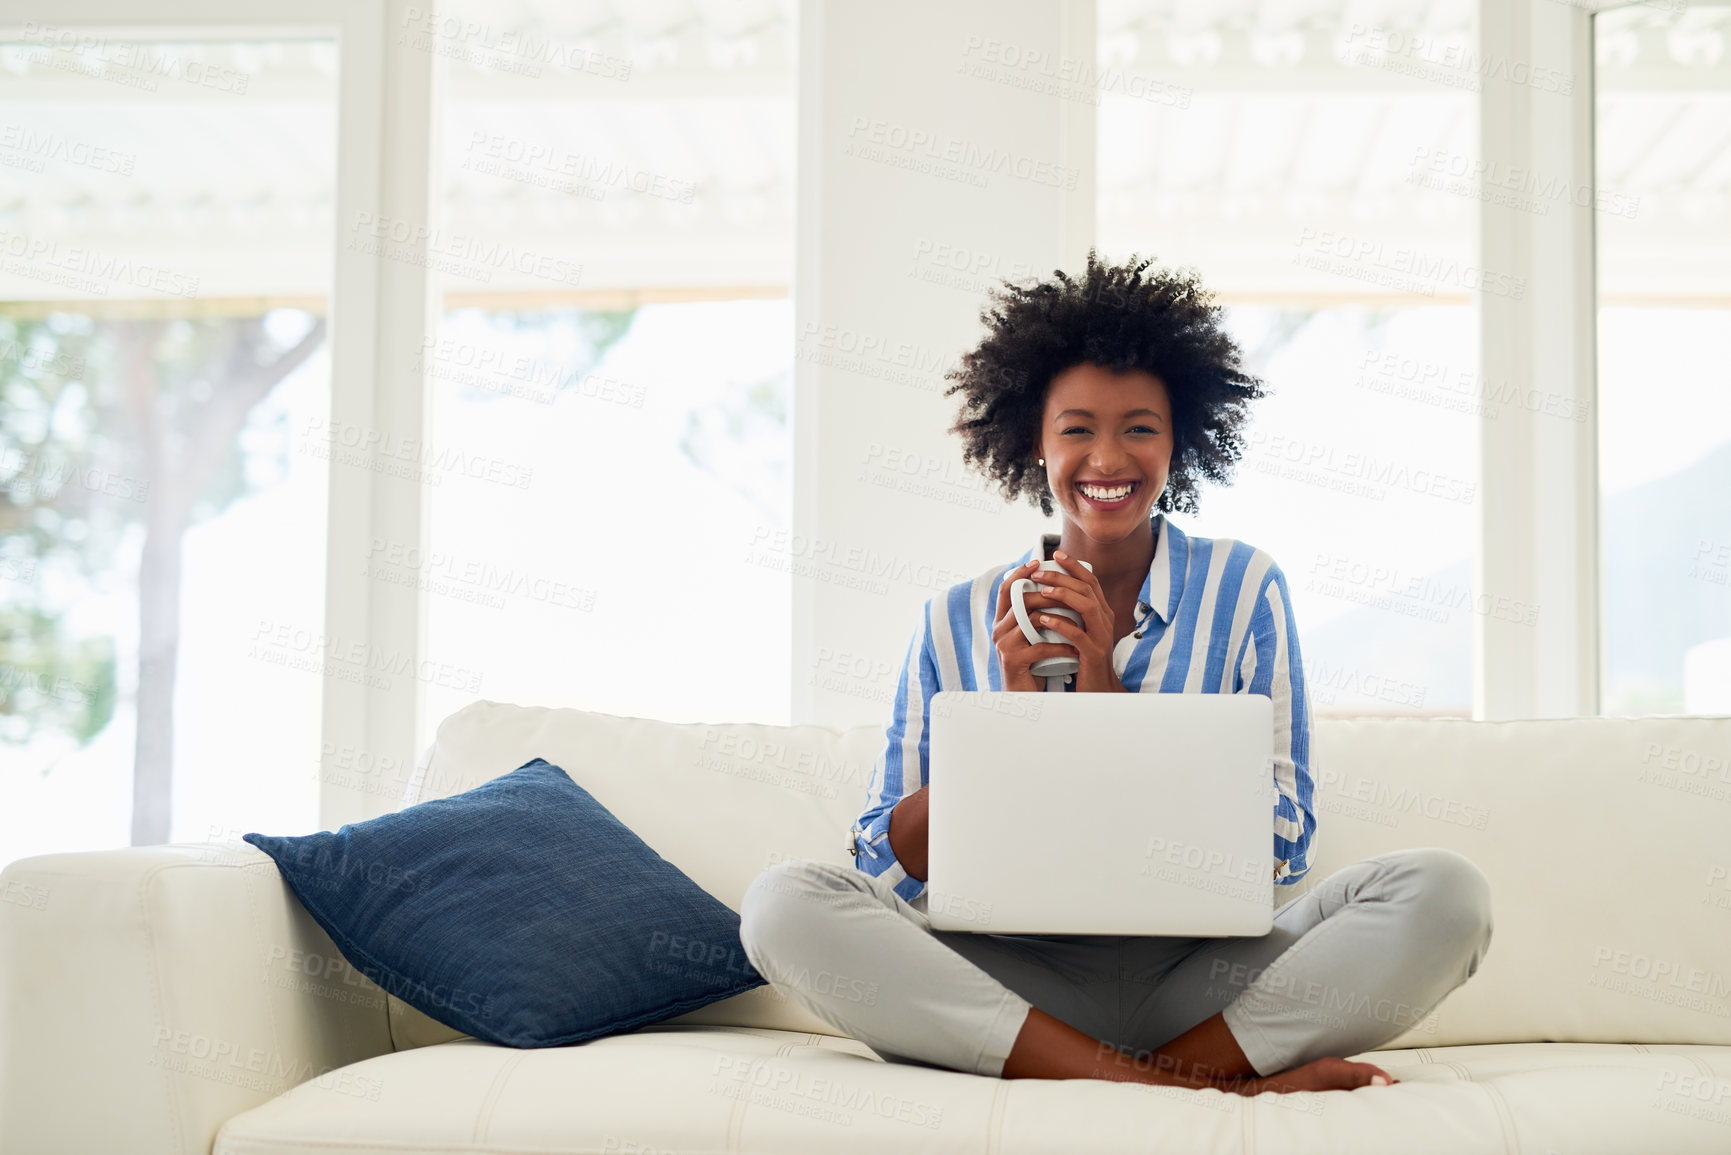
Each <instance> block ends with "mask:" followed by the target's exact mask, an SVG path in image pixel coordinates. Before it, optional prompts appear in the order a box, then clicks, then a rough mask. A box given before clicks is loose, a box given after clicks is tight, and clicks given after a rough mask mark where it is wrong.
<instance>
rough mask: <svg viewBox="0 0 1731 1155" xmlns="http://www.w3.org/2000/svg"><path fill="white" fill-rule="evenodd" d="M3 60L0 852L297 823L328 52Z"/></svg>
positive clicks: (185, 51)
mask: <svg viewBox="0 0 1731 1155" xmlns="http://www.w3.org/2000/svg"><path fill="white" fill-rule="evenodd" d="M0 64H3V65H4V68H3V69H0V190H3V191H4V196H3V197H0V202H3V204H4V208H0V215H3V216H4V218H5V219H4V220H3V221H0V230H3V231H0V245H3V246H4V252H5V260H4V261H3V262H0V863H4V862H7V861H11V860H12V859H14V858H18V857H21V856H23V855H26V854H32V853H39V852H45V851H50V850H54V851H59V850H74V849H86V848H100V847H111V846H116V845H124V844H126V843H127V842H128V841H129V840H130V841H134V842H162V841H167V840H169V839H171V838H174V839H182V840H192V841H203V840H205V839H207V838H210V837H213V836H214V837H224V836H228V837H233V836H234V834H235V832H237V831H241V830H247V829H254V828H256V827H258V826H261V825H262V826H269V827H283V826H294V827H306V826H308V825H309V824H311V823H312V822H313V820H314V818H315V816H316V813H317V786H318V784H317V760H318V753H319V739H320V733H319V728H320V703H321V687H322V679H321V678H320V677H319V674H318V669H319V665H318V662H319V655H318V653H317V650H316V648H315V647H314V646H313V640H314V639H316V638H317V637H318V634H319V631H320V629H321V624H322V622H323V617H324V609H323V592H324V573H325V503H326V488H325V486H326V463H325V461H324V458H323V456H322V455H321V453H320V452H319V446H318V444H317V442H316V439H313V440H311V441H309V438H308V433H309V430H311V431H316V430H317V428H318V427H319V425H320V423H321V422H322V420H323V417H324V415H325V413H326V412H327V410H328V398H329V369H328V364H327V359H326V355H325V320H324V312H325V299H326V295H327V294H328V292H329V289H330V267H329V264H330V262H329V258H330V252H331V244H330V234H331V190H332V180H333V162H334V155H335V144H336V138H335V123H334V121H335V118H334V108H335V94H336V54H335V49H334V45H333V44H332V43H331V42H330V41H328V40H326V41H320V40H295V41H277V40H261V41H254V42H239V41H235V42H225V41H213V40H198V41H196V42H190V41H189V42H184V43H183V42H173V41H167V40H164V41H149V42H146V41H138V40H124V39H119V38H115V37H108V36H104V35H101V34H100V33H99V32H96V31H92V30H89V29H83V30H80V33H79V35H77V36H73V35H72V34H69V33H66V32H65V31H64V30H59V29H54V28H48V27H45V26H42V25H35V26H32V28H31V29H30V30H29V31H28V32H27V35H26V39H25V40H24V41H23V42H14V43H11V44H8V45H5V46H3V47H0ZM261 735H266V736H268V739H269V740H268V741H262V742H261V741H260V740H259V738H260V736H261Z"/></svg>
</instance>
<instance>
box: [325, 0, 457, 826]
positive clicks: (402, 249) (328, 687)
mask: <svg viewBox="0 0 1731 1155" xmlns="http://www.w3.org/2000/svg"><path fill="white" fill-rule="evenodd" d="M407 7H408V5H407V4H405V3H403V2H402V0H382V2H379V0H375V2H371V3H365V4H359V5H356V6H355V8H354V9H353V10H352V11H350V12H347V13H345V15H344V19H343V23H342V41H341V52H342V56H341V64H340V67H339V76H340V80H341V87H340V90H339V97H338V108H337V116H338V132H337V190H336V194H337V196H336V200H337V212H336V232H337V236H336V277H335V290H334V292H333V293H332V301H331V416H330V420H331V433H332V435H333V453H332V457H333V460H332V464H331V474H330V478H331V481H330V522H329V535H330V536H329V545H328V569H327V577H326V599H325V632H326V638H327V640H328V644H329V645H330V646H333V647H341V648H343V649H344V650H345V651H346V653H345V654H344V657H345V658H347V659H348V661H347V664H346V665H345V667H344V668H345V669H354V668H356V667H357V666H360V667H362V668H365V669H366V670H367V671H368V672H369V676H368V677H365V678H363V679H362V680H360V681H358V682H357V681H350V680H345V679H339V678H327V679H326V681H325V693H324V750H325V751H326V754H327V757H326V759H325V761H324V765H325V768H326V770H327V771H329V770H330V769H331V768H332V767H333V766H351V767H352V766H355V765H357V764H364V765H370V766H374V767H378V766H392V765H395V766H399V767H403V768H405V773H406V768H408V767H412V766H413V765H414V764H415V760H416V759H415V754H416V751H415V742H416V722H417V711H418V709H419V699H420V694H419V690H420V685H421V683H420V681H419V679H418V678H417V677H416V676H415V675H414V673H413V672H412V671H415V670H418V669H419V668H420V664H421V660H422V658H423V656H424V653H423V651H424V646H423V642H424V638H425V608H426V607H425V599H424V598H423V597H422V596H421V594H420V591H418V590H417V589H416V588H415V587H414V586H412V585H410V586H405V585H400V584H394V583H384V582H379V581H374V580H372V579H371V578H369V577H368V576H367V575H368V568H369V566H368V559H369V558H370V557H371V556H372V553H373V548H374V545H375V543H378V542H383V543H387V548H395V547H397V546H399V545H400V546H401V548H402V549H403V550H405V551H417V553H418V552H420V551H424V550H425V548H426V545H427V505H428V503H427V495H426V487H425V485H424V483H423V482H422V480H421V477H422V475H423V471H422V470H421V469H419V468H418V466H417V460H416V459H417V457H418V454H419V450H420V448H421V447H423V446H424V445H425V444H426V406H425V390H424V381H423V374H422V372H421V369H420V363H421V361H420V356H421V348H422V343H423V341H424V340H425V338H426V337H427V335H428V334H430V333H432V332H433V326H434V324H435V307H434V293H433V285H432V283H431V278H430V276H429V274H428V272H427V269H426V265H425V263H424V262H420V261H415V260H413V259H404V258H409V257H413V256H414V255H416V254H417V253H418V254H419V255H421V256H424V255H425V252H426V243H425V240H424V239H422V240H419V241H417V240H416V239H414V238H415V235H416V234H415V232H414V230H415V229H416V228H417V227H425V228H427V229H430V227H431V225H432V222H433V219H434V218H433V202H432V176H431V174H432V171H433V165H434V162H435V160H436V157H437V152H436V147H437V142H436V139H435V135H434V126H435V108H436V104H435V99H434V97H435V94H434V91H433V85H434V83H435V73H436V72H437V71H438V69H437V62H438V57H437V55H436V54H434V53H430V52H425V51H422V50H420V49H418V48H413V47H405V46H399V45H398V44H397V42H396V31H397V30H398V29H401V28H403V27H404V25H405V20H404V15H405V12H406V9H407ZM372 222H384V226H383V227H384V229H385V231H386V232H387V233H388V232H390V231H391V223H392V222H407V225H408V229H407V234H408V235H407V239H390V240H389V241H388V242H387V241H384V240H380V239H377V238H374V237H373V236H372ZM424 235H425V234H424V232H423V233H422V234H421V236H422V237H423V238H424ZM387 244H388V248H389V251H390V254H391V255H390V257H389V258H385V257H381V256H378V255H375V252H374V251H373V249H372V246H383V245H387ZM356 440H358V441H363V442H368V443H370V444H372V445H375V446H377V447H378V448H377V449H375V450H373V451H372V452H370V453H369V452H367V451H365V450H362V451H360V453H359V456H358V457H357V460H362V461H365V460H367V459H369V458H370V460H371V461H372V463H373V464H375V465H380V466H392V467H393V468H365V467H364V466H357V465H353V464H344V463H342V462H339V461H338V460H337V459H336V458H337V449H338V448H339V447H344V446H345V445H346V444H347V443H348V442H351V441H356ZM399 466H400V469H397V468H395V467H399ZM405 670H407V671H411V672H407V673H405V672H404V671H405ZM362 760H365V761H364V762H363V761H362ZM395 777H396V775H393V774H386V773H376V774H373V775H370V776H369V778H368V779H367V780H368V781H371V780H373V779H376V780H377V782H378V784H380V785H388V783H389V782H390V781H392V780H394V778H395ZM356 781H357V779H356V777H355V776H353V775H349V774H336V775H333V774H332V773H330V772H327V773H325V774H324V775H322V776H321V782H320V792H319V821H320V824H321V825H322V826H324V827H326V828H327V829H334V828H335V827H337V826H340V825H342V824H343V823H346V822H353V821H358V820H361V819H365V818H370V817H374V816H376V815H378V814H382V813H385V812H388V811H389V810H391V809H393V808H394V806H395V802H396V799H395V797H394V796H393V795H392V794H391V793H390V792H389V791H388V790H372V791H368V790H365V789H364V788H362V787H360V786H357V785H355V784H354V783H355V782H356Z"/></svg>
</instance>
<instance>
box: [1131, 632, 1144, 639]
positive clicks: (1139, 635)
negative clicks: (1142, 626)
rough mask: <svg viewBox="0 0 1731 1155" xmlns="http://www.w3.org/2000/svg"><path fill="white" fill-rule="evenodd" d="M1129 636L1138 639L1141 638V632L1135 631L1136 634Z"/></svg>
mask: <svg viewBox="0 0 1731 1155" xmlns="http://www.w3.org/2000/svg"><path fill="white" fill-rule="evenodd" d="M1131 636H1132V637H1136V638H1139V637H1141V636H1142V631H1141V630H1137V631H1136V632H1135V633H1134V634H1132V635H1131Z"/></svg>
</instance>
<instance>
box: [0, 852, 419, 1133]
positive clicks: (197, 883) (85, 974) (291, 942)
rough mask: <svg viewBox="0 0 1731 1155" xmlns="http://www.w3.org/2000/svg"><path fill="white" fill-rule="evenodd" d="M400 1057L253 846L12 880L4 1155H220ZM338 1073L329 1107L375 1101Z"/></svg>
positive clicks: (93, 863)
mask: <svg viewBox="0 0 1731 1155" xmlns="http://www.w3.org/2000/svg"><path fill="white" fill-rule="evenodd" d="M390 1050H391V1036H390V1027H389V1020H388V1016H387V1013H386V1007H385V997H384V992H383V991H381V990H380V989H379V988H378V987H377V986H375V985H374V984H373V983H371V982H370V981H368V980H367V979H365V978H363V977H362V976H361V975H360V974H358V973H357V972H355V971H354V970H353V969H352V968H350V967H349V965H348V964H347V963H346V962H345V961H344V960H343V958H342V956H341V955H340V954H339V953H338V952H337V949H336V947H335V946H334V945H332V943H331V940H330V937H329V936H328V935H326V934H325V932H324V931H323V930H322V929H320V927H319V926H318V924H317V923H315V922H314V921H313V920H312V918H311V917H310V916H309V915H308V914H307V913H306V911H305V909H304V908H303V907H302V906H301V904H300V902H299V901H298V900H296V899H295V897H294V895H293V893H292V892H290V890H289V889H288V886H287V884H285V883H284V882H283V880H282V877H281V876H280V875H279V874H278V873H277V869H276V864H275V863H274V862H272V861H271V860H270V858H269V857H268V856H266V855H264V854H263V853H261V852H259V851H258V850H256V849H254V848H253V847H252V846H250V845H247V844H246V843H240V842H236V843H224V844H216V843H212V844H208V845H204V846H152V847H139V848H135V849H131V850H115V851H100V852H95V853H88V854H56V855H47V856H43V857H39V858H27V859H23V860H22V861H19V862H15V863H13V864H12V865H11V866H10V867H8V868H7V869H6V871H5V873H4V874H0V1152H4V1153H6V1155H11V1153H13V1152H19V1153H22V1152H31V1153H32V1155H38V1153H40V1155H48V1153H51V1152H68V1153H71V1152H78V1153H80V1155H84V1153H88V1152H93V1151H127V1152H132V1153H136V1155H195V1153H196V1155H208V1152H209V1151H210V1148H211V1143H212V1141H213V1140H214V1138H215V1136H216V1132H217V1129H218V1128H219V1127H220V1126H221V1125H222V1124H223V1123H224V1122H225V1121H227V1120H228V1119H229V1117H231V1116H233V1115H235V1114H238V1113H239V1112H241V1111H245V1110H249V1109H250V1108H252V1107H255V1106H257V1105H258V1104H260V1103H263V1102H265V1101H267V1100H269V1099H272V1098H274V1097H275V1096H277V1095H278V1094H280V1093H282V1092H283V1091H285V1090H287V1089H288V1088H290V1087H293V1086H295V1085H296V1084H299V1083H303V1082H306V1081H307V1080H309V1079H314V1078H317V1077H319V1076H321V1075H325V1073H326V1072H329V1071H332V1070H334V1069H336V1068H339V1067H344V1066H346V1065H348V1064H350V1063H354V1062H357V1061H359V1060H361V1059H366V1058H371V1057H373V1056H375V1055H380V1054H385V1053H387V1052H389V1051H390ZM353 1083H354V1079H353V1078H350V1077H346V1076H345V1077H338V1076H334V1075H332V1076H328V1077H326V1078H322V1079H319V1085H320V1086H321V1087H325V1088H326V1089H327V1090H328V1092H329V1093H331V1094H365V1093H366V1088H364V1087H356V1086H354V1085H352V1084H353Z"/></svg>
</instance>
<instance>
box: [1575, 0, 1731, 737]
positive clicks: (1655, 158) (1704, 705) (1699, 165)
mask: <svg viewBox="0 0 1731 1155" xmlns="http://www.w3.org/2000/svg"><path fill="white" fill-rule="evenodd" d="M1727 39H1731V8H1727V7H1711V6H1702V5H1691V6H1689V7H1688V8H1687V9H1686V10H1685V8H1684V6H1683V5H1681V4H1670V3H1667V4H1650V5H1648V4H1644V5H1636V6H1633V7H1629V8H1621V9H1617V10H1615V11H1612V12H1606V13H1602V14H1601V15H1599V16H1598V17H1597V18H1596V29H1595V41H1596V48H1597V53H1598V72H1597V81H1598V86H1597V93H1596V97H1597V131H1596V143H1597V148H1596V157H1597V165H1598V189H1597V191H1596V196H1597V206H1596V207H1597V208H1598V212H1597V214H1596V215H1597V221H1598V247H1599V252H1598V267H1599V402H1600V414H1601V423H1600V428H1599V501H1600V509H1599V515H1600V547H1601V558H1602V561H1601V574H1602V579H1601V600H1600V605H1601V622H1602V625H1601V629H1602V632H1603V661H1602V663H1601V665H1602V670H1603V688H1602V694H1603V709H1604V712H1605V713H1608V714H1645V713H1680V712H1688V713H1713V714H1726V713H1731V368H1728V366H1731V193H1728V190H1731V69H1727V67H1726V62H1725V59H1724V55H1725V48H1726V41H1727Z"/></svg>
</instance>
